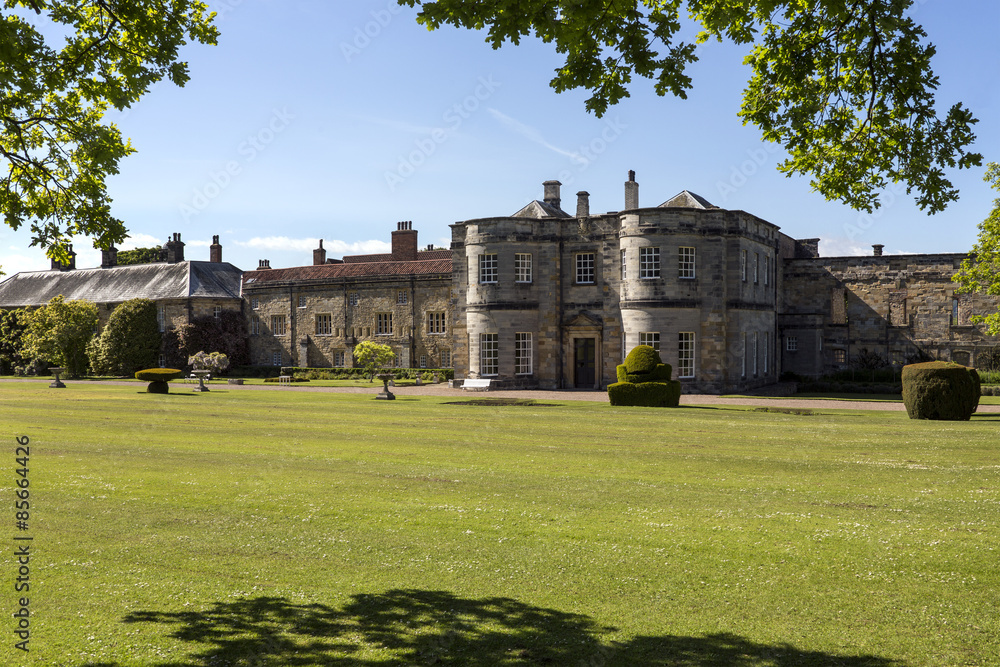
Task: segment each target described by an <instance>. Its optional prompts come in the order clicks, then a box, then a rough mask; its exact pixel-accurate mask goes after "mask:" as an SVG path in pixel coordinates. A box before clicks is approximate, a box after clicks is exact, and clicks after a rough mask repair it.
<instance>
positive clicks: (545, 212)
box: [510, 199, 573, 218]
mask: <svg viewBox="0 0 1000 667" xmlns="http://www.w3.org/2000/svg"><path fill="white" fill-rule="evenodd" d="M510 217H512V218H571V217H573V216H571V215H570V214H569V213H567V212H566V211H564V210H562V209H561V208H559V207H558V206H553V205H552V204H546V203H545V202H543V201H538V200H537V199H536V200H534V201H533V202H531V203H530V204H528V205H527V206H525V207H524V208H522V209H521V210H520V211H518V212H517V213H515V214H514V215H512V216H510Z"/></svg>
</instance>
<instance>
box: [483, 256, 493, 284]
mask: <svg viewBox="0 0 1000 667" xmlns="http://www.w3.org/2000/svg"><path fill="white" fill-rule="evenodd" d="M496 281H497V256H496V255H480V256H479V282H480V283H495V282H496Z"/></svg>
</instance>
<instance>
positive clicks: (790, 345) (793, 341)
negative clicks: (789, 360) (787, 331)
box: [785, 336, 799, 352]
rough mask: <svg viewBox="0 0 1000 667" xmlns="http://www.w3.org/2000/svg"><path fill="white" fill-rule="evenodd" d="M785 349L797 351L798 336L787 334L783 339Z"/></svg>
mask: <svg viewBox="0 0 1000 667" xmlns="http://www.w3.org/2000/svg"><path fill="white" fill-rule="evenodd" d="M785 349H786V350H788V351H789V352H797V351H798V349H799V338H798V336H789V337H788V338H786V339H785Z"/></svg>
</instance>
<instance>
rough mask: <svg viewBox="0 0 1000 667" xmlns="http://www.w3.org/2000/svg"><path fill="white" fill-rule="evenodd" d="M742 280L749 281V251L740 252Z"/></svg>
mask: <svg viewBox="0 0 1000 667" xmlns="http://www.w3.org/2000/svg"><path fill="white" fill-rule="evenodd" d="M740 280H742V281H743V282H746V281H747V251H746V250H740Z"/></svg>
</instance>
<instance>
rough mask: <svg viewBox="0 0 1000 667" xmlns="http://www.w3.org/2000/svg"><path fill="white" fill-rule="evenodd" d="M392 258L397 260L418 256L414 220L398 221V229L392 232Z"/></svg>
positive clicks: (410, 259)
mask: <svg viewBox="0 0 1000 667" xmlns="http://www.w3.org/2000/svg"><path fill="white" fill-rule="evenodd" d="M392 258H393V259H394V260H396V261H397V262H407V261H412V260H415V259H416V258H417V231H416V230H415V229H413V222H412V221H410V220H407V221H405V222H398V223H396V231H394V232H393V233H392Z"/></svg>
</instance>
